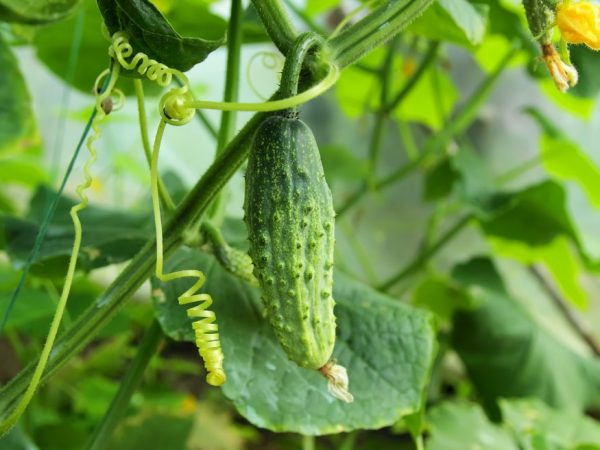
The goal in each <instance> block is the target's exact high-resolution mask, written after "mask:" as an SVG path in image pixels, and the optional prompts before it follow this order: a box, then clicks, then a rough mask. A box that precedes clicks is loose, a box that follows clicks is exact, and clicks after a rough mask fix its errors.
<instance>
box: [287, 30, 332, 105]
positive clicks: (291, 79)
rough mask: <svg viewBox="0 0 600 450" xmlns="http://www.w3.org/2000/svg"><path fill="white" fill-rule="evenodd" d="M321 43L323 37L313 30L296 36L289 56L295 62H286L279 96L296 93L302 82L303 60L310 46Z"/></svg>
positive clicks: (293, 95) (294, 94) (291, 95)
mask: <svg viewBox="0 0 600 450" xmlns="http://www.w3.org/2000/svg"><path fill="white" fill-rule="evenodd" d="M321 45H323V39H322V38H321V37H320V36H319V35H318V34H316V33H314V32H307V33H304V34H301V35H300V36H298V39H296V42H294V45H293V46H292V48H291V49H290V55H291V56H290V57H291V58H292V57H293V58H294V60H295V61H296V63H294V64H286V65H285V66H284V67H283V73H282V74H281V89H280V93H279V95H280V98H283V99H286V98H290V97H295V96H297V95H298V88H299V86H300V85H301V84H302V79H301V75H302V69H303V68H304V67H305V65H304V62H305V60H306V56H307V54H308V52H309V51H310V50H311V48H313V47H315V46H321Z"/></svg>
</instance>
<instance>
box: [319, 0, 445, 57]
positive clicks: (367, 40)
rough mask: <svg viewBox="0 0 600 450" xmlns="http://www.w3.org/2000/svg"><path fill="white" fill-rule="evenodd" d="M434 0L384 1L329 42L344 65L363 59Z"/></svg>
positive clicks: (335, 55)
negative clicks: (391, 2)
mask: <svg viewBox="0 0 600 450" xmlns="http://www.w3.org/2000/svg"><path fill="white" fill-rule="evenodd" d="M432 3H433V0H397V1H395V2H394V3H393V4H390V2H384V4H383V5H382V6H380V7H378V8H376V9H375V10H374V11H372V12H371V13H370V14H369V15H368V16H366V17H365V18H363V19H362V20H360V21H358V22H356V23H355V24H353V25H351V26H349V27H348V28H346V29H345V30H343V31H342V32H340V33H339V34H338V35H336V36H335V37H334V38H332V39H331V40H330V41H329V44H330V45H331V49H332V51H333V57H334V60H335V61H336V63H337V64H338V65H339V66H340V67H345V66H347V65H349V64H352V63H353V62H355V61H357V60H359V59H360V58H361V57H363V56H364V55H365V54H367V53H368V52H370V51H371V50H372V49H374V48H375V47H377V46H378V45H381V44H383V43H384V42H386V41H387V40H389V39H391V38H392V37H394V36H395V35H396V34H398V33H399V32H400V31H402V29H404V28H405V27H406V26H407V25H408V24H410V23H411V22H412V21H413V20H414V19H415V18H417V17H418V16H419V15H421V14H422V13H423V12H424V11H425V10H426V9H427V8H428V7H429V6H431V4H432Z"/></svg>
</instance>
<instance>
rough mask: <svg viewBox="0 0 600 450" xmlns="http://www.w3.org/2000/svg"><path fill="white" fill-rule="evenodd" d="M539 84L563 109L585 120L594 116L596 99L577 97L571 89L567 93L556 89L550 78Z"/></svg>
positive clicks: (547, 95)
mask: <svg viewBox="0 0 600 450" xmlns="http://www.w3.org/2000/svg"><path fill="white" fill-rule="evenodd" d="M538 86H539V87H540V89H541V91H542V92H543V93H544V94H545V95H546V97H548V98H549V99H550V100H551V101H552V102H553V103H554V104H556V105H557V106H559V107H560V108H562V109H563V110H565V111H567V112H569V113H571V114H573V115H574V116H576V117H580V118H582V119H585V120H589V119H590V118H591V117H592V113H593V112H594V109H595V108H596V102H595V101H594V99H591V98H584V97H577V96H575V95H573V94H570V93H569V92H570V90H569V91H567V92H566V93H565V92H561V91H559V90H558V89H556V85H555V84H554V81H552V80H551V79H550V78H544V79H543V80H540V81H539V82H538Z"/></svg>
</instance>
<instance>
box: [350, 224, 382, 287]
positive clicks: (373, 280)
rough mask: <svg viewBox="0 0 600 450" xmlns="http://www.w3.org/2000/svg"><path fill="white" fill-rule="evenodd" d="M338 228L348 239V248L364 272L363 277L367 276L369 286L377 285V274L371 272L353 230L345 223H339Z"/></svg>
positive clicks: (370, 267)
mask: <svg viewBox="0 0 600 450" xmlns="http://www.w3.org/2000/svg"><path fill="white" fill-rule="evenodd" d="M340 227H341V228H342V231H343V233H344V235H345V236H346V238H347V239H348V243H349V244H350V248H351V249H352V251H353V252H354V256H355V257H356V259H357V260H358V262H359V264H360V265H361V267H362V269H363V270H364V272H365V275H366V276H367V279H368V281H369V284H370V285H377V284H379V281H378V279H377V274H376V273H375V270H373V267H372V266H371V262H370V261H369V257H368V255H367V254H366V253H365V250H364V249H363V247H362V246H361V244H360V241H359V240H358V238H357V236H356V232H355V230H354V229H353V228H351V227H350V225H349V224H348V223H347V222H345V221H340Z"/></svg>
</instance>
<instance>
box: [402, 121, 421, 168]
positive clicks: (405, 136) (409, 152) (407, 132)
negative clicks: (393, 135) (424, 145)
mask: <svg viewBox="0 0 600 450" xmlns="http://www.w3.org/2000/svg"><path fill="white" fill-rule="evenodd" d="M398 131H399V132H400V138H401V139H402V144H403V145H404V149H405V150H406V156H407V157H408V160H409V161H414V160H415V159H417V158H418V157H419V149H418V147H417V142H416V141H415V136H414V134H413V132H412V129H411V128H410V124H409V123H408V122H405V121H404V120H400V121H399V122H398Z"/></svg>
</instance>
